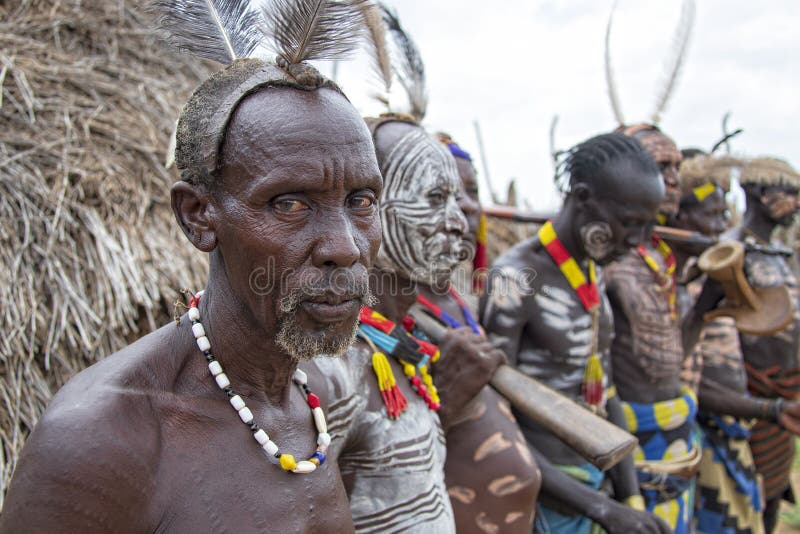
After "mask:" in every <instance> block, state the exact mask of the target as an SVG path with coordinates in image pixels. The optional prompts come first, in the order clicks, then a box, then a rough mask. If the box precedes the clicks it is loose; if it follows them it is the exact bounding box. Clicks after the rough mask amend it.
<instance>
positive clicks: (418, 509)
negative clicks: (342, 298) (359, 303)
mask: <svg viewBox="0 0 800 534" xmlns="http://www.w3.org/2000/svg"><path fill="white" fill-rule="evenodd" d="M371 355H372V352H371V350H370V349H369V348H368V347H367V346H366V345H365V344H364V343H363V342H361V341H357V342H356V343H355V344H354V345H353V347H352V348H351V349H350V350H349V351H348V355H347V358H348V360H347V366H348V367H349V368H350V381H349V383H348V385H347V388H346V390H344V391H342V393H343V395H342V397H341V398H340V399H339V401H338V402H337V401H334V403H333V404H332V407H331V414H330V416H329V419H330V420H331V423H330V426H332V427H333V429H334V432H332V437H333V438H334V439H335V438H336V433H344V432H345V429H347V430H346V432H347V444H346V445H345V449H346V450H345V451H343V452H342V454H341V456H340V459H339V465H340V469H341V471H342V476H343V477H344V480H345V485H346V486H347V488H348V493H349V495H350V510H351V512H352V515H353V523H354V524H355V528H356V532H403V531H409V532H420V533H437V534H438V533H447V532H454V531H455V525H454V521H453V512H452V508H451V506H450V499H449V497H448V495H447V490H446V488H445V483H444V462H445V456H446V450H445V443H444V434H443V431H442V428H441V424H440V422H439V416H438V415H437V414H436V413H435V412H433V411H431V410H429V409H428V407H427V406H426V405H425V404H424V402H423V401H422V399H420V398H419V397H418V396H417V395H416V394H415V393H414V392H413V391H412V390H411V388H410V386H409V384H408V381H407V380H406V379H405V376H404V375H403V370H402V368H401V367H400V366H399V365H398V364H397V362H395V361H394V360H393V359H390V361H391V365H392V367H393V370H394V375H395V377H397V382H398V385H399V386H400V389H401V390H402V391H403V394H404V395H405V397H406V399H408V408H407V409H406V411H405V412H403V414H402V415H401V416H400V417H399V418H398V419H396V420H390V419H389V418H388V417H387V416H386V409H385V407H384V405H383V402H382V400H381V397H380V393H379V390H378V385H377V382H376V379H375V375H374V373H373V371H372V365H371V363H370V361H371Z"/></svg>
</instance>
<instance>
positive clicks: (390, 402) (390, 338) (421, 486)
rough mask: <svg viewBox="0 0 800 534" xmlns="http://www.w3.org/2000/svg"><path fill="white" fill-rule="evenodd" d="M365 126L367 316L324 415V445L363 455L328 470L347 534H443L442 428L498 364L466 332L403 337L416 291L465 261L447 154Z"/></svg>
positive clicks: (398, 125)
mask: <svg viewBox="0 0 800 534" xmlns="http://www.w3.org/2000/svg"><path fill="white" fill-rule="evenodd" d="M367 122H368V125H369V126H370V130H371V131H372V133H373V139H374V141H375V146H376V152H377V155H378V160H379V165H380V167H381V173H382V174H383V177H384V184H385V187H386V190H385V194H382V195H381V198H380V208H379V212H380V217H381V221H382V224H383V245H382V248H381V252H379V259H378V260H377V261H376V268H375V269H374V272H373V273H372V276H371V280H370V286H371V289H372V291H373V293H374V294H375V297H376V298H377V304H376V305H375V307H374V308H368V307H366V306H365V307H363V308H362V311H361V316H360V320H361V326H360V327H359V331H358V335H359V341H358V342H356V343H355V344H354V345H353V347H352V348H351V349H350V351H349V353H348V360H347V362H348V366H350V367H351V368H352V370H353V371H352V373H353V384H354V387H355V388H357V394H356V395H355V397H354V400H350V399H343V400H342V401H341V402H335V403H333V405H332V406H331V416H330V417H331V420H332V423H331V426H332V427H334V430H333V431H332V434H333V435H334V438H335V436H336V435H338V434H344V433H345V430H344V429H345V428H346V429H348V431H347V432H346V434H347V436H348V437H347V440H348V442H356V443H369V447H368V448H367V449H368V450H365V448H362V447H353V448H349V447H348V450H354V451H357V452H356V453H355V454H352V455H351V454H348V453H347V452H344V453H343V454H342V456H341V457H340V461H339V465H340V469H341V471H342V474H343V478H344V480H345V487H346V489H347V491H348V494H349V497H350V509H351V512H352V515H353V522H354V525H355V529H356V531H357V532H374V531H376V530H380V531H393V532H401V531H413V532H431V533H437V534H438V533H442V532H444V533H446V532H453V531H454V530H455V525H454V521H453V512H452V508H451V505H450V499H449V497H448V494H447V491H446V488H445V481H444V463H445V456H446V454H450V452H451V451H450V449H449V447H448V449H447V451H446V449H445V441H444V432H443V428H446V427H447V426H448V425H449V424H450V423H451V422H452V421H453V420H455V419H457V418H459V417H460V415H461V414H460V412H461V411H462V410H463V408H464V406H466V405H468V404H469V402H470V400H471V399H472V398H473V397H475V395H476V394H477V393H478V392H479V391H480V390H481V389H482V388H483V387H484V386H485V385H486V383H487V382H488V381H489V379H490V378H491V376H492V374H493V373H494V370H495V369H496V368H497V366H498V365H499V364H500V363H501V362H502V361H503V356H502V354H501V353H500V352H499V351H497V350H496V349H494V348H492V346H491V345H490V344H489V343H488V342H487V341H485V340H483V339H482V338H481V337H479V336H477V335H475V334H474V333H473V332H472V331H470V330H469V329H460V330H453V331H451V332H449V333H448V334H447V335H446V336H445V337H444V339H443V340H442V341H441V343H440V346H439V347H436V346H434V345H432V344H431V343H427V342H426V341H425V340H424V338H422V337H421V336H420V335H419V332H417V331H415V330H414V328H413V325H412V324H411V322H410V320H409V317H408V316H407V312H408V310H409V308H410V307H411V305H412V304H414V303H415V302H416V299H417V287H418V284H435V283H436V282H437V281H438V280H446V279H447V278H448V277H449V276H450V273H451V272H452V270H453V268H454V267H455V266H456V265H457V264H458V263H459V262H460V261H461V260H462V259H464V258H465V257H466V255H467V253H468V251H467V250H466V249H465V248H464V246H463V244H462V236H463V234H464V233H465V232H466V220H465V219H464V216H463V215H462V214H461V212H460V209H459V207H458V204H457V202H456V196H457V193H458V191H459V187H460V185H459V178H458V174H457V171H456V168H455V164H454V162H453V159H452V157H451V156H450V154H449V153H448V152H447V151H446V150H445V149H444V148H443V147H442V146H441V144H440V143H438V142H437V141H436V140H435V139H433V138H432V137H430V136H429V135H428V134H426V133H425V131H424V130H423V129H422V128H421V127H420V126H418V125H416V124H415V123H413V122H411V121H407V120H403V119H402V118H399V117H397V116H389V117H385V118H383V119H380V120H376V121H372V120H368V121H367ZM432 363H433V364H434V367H433V369H434V370H435V377H434V376H432V373H431V372H430V366H431V364H432ZM331 365H333V363H331ZM434 378H435V383H434Z"/></svg>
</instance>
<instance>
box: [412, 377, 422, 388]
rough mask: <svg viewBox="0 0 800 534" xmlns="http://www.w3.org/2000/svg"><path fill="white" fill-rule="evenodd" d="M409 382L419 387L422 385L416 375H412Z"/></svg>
mask: <svg viewBox="0 0 800 534" xmlns="http://www.w3.org/2000/svg"><path fill="white" fill-rule="evenodd" d="M411 383H412V384H413V385H415V386H416V387H420V386H421V385H422V381H421V380H420V379H419V377H418V376H416V375H414V376H412V377H411Z"/></svg>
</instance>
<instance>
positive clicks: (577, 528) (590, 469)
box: [534, 463, 605, 534]
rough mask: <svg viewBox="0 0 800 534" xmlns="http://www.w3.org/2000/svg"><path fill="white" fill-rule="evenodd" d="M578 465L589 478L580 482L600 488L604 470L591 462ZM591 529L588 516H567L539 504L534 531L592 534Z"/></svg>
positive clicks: (547, 533)
mask: <svg viewBox="0 0 800 534" xmlns="http://www.w3.org/2000/svg"><path fill="white" fill-rule="evenodd" d="M576 467H578V468H580V470H581V471H584V472H585V473H586V478H587V480H580V482H582V483H583V484H585V485H586V486H588V487H590V488H592V489H594V490H596V489H600V485H601V484H602V483H603V478H604V477H605V474H604V473H603V472H602V471H600V470H599V469H597V468H596V467H595V466H593V465H592V464H589V463H586V464H583V465H580V466H576ZM568 474H569V473H568ZM591 529H592V520H591V519H589V518H588V517H586V516H582V515H576V516H566V515H562V514H560V513H558V512H556V511H555V510H553V509H551V508H548V507H546V506H544V505H542V504H541V503H539V504H538V505H537V513H536V522H535V523H534V532H538V533H541V534H590V532H591Z"/></svg>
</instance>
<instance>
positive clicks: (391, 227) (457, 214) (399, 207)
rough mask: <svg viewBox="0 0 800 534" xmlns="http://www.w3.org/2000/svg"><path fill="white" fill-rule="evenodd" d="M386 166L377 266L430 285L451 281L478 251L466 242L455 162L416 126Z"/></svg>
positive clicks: (465, 223) (392, 150)
mask: <svg viewBox="0 0 800 534" xmlns="http://www.w3.org/2000/svg"><path fill="white" fill-rule="evenodd" d="M382 168H383V179H384V190H383V196H382V197H381V208H380V215H381V222H382V224H383V246H382V247H381V250H380V253H379V255H378V264H379V265H380V266H381V267H383V268H384V269H387V270H389V271H393V272H396V273H398V274H402V275H404V276H406V277H408V278H409V279H411V280H415V281H418V282H422V283H425V284H429V285H434V284H438V283H441V282H442V281H443V280H448V279H449V278H450V274H451V273H452V271H453V269H454V268H455V267H456V265H458V264H459V263H460V262H462V261H464V260H466V259H468V258H469V257H470V256H471V253H474V249H473V250H472V251H470V250H469V249H468V247H466V246H465V243H464V241H463V237H464V234H465V233H466V231H467V221H466V219H465V218H464V214H463V213H462V212H461V210H460V209H459V207H458V202H457V198H458V194H459V191H460V189H461V183H460V179H459V177H458V171H457V170H456V163H455V159H454V158H453V156H452V155H451V154H450V153H449V152H448V151H447V149H446V148H445V147H443V146H442V145H441V143H439V142H437V141H436V140H435V139H434V138H433V137H431V136H429V135H428V134H426V133H425V131H424V130H423V129H422V128H419V127H415V128H413V129H412V130H410V131H409V132H408V133H406V134H405V135H403V136H402V137H401V138H400V140H399V141H398V142H397V143H396V144H395V145H394V146H393V147H392V148H391V150H390V151H389V153H388V155H387V156H386V158H385V161H383V162H382Z"/></svg>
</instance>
